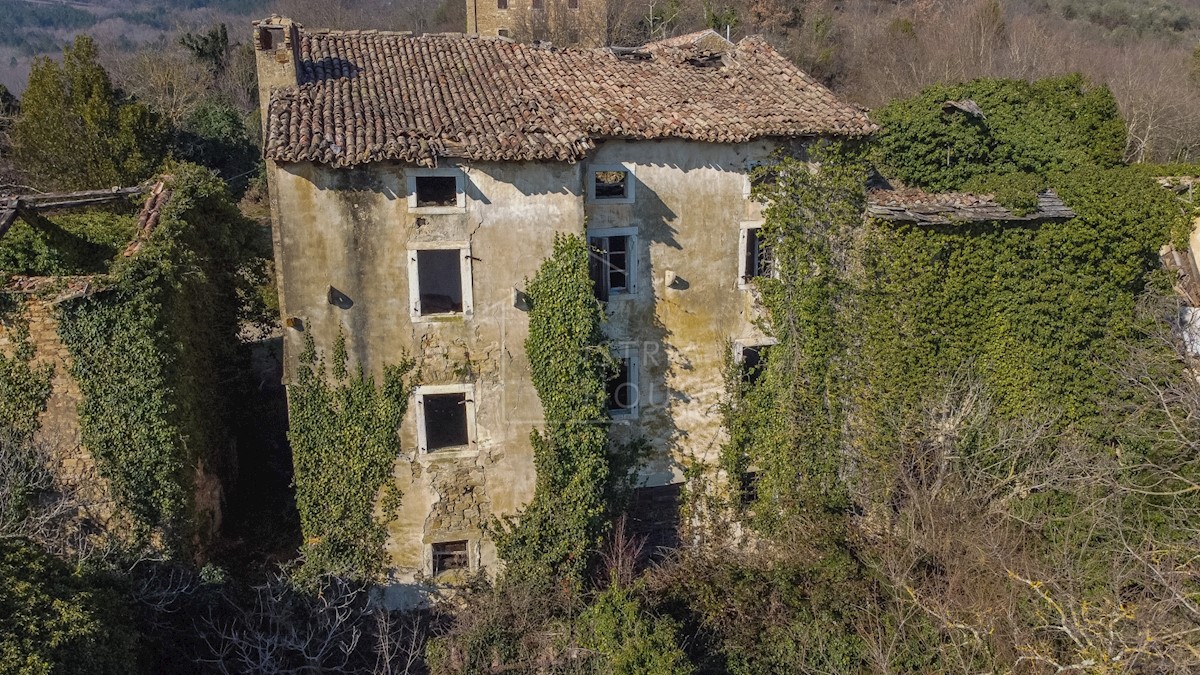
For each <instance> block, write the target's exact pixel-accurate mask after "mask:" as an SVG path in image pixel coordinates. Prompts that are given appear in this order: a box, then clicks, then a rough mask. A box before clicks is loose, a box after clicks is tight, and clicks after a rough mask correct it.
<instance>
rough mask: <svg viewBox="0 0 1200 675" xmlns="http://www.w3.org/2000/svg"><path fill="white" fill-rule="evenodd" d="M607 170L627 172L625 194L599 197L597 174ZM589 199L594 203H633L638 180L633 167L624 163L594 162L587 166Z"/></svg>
mask: <svg viewBox="0 0 1200 675" xmlns="http://www.w3.org/2000/svg"><path fill="white" fill-rule="evenodd" d="M606 171H619V172H622V173H624V174H625V194H624V196H621V197H597V196H596V174H598V173H604V172H606ZM586 180H587V200H588V202H589V203H593V204H632V203H633V201H634V189H635V187H636V186H637V180H636V178H635V177H634V172H633V167H631V166H626V165H624V164H592V165H590V166H588V167H587V176H586Z"/></svg>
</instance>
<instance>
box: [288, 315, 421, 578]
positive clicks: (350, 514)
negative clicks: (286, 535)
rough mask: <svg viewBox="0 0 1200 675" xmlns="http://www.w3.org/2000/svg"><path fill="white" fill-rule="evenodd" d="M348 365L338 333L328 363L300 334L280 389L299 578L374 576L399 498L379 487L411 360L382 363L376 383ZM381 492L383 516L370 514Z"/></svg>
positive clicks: (394, 450)
mask: <svg viewBox="0 0 1200 675" xmlns="http://www.w3.org/2000/svg"><path fill="white" fill-rule="evenodd" d="M348 365H349V358H348V356H347V353H346V338H345V335H344V334H342V333H339V334H338V337H337V341H336V342H335V343H334V346H333V355H332V359H331V362H330V363H329V364H328V365H327V364H326V362H325V359H324V358H323V357H321V356H320V355H319V354H318V353H317V348H316V344H315V342H314V341H313V339H312V336H311V334H306V335H305V343H304V351H303V352H302V353H301V354H300V359H299V366H298V368H297V370H296V379H295V381H294V382H293V383H292V384H291V386H290V387H289V389H288V394H289V398H290V407H289V411H290V419H289V429H288V440H289V441H291V445H292V463H293V465H294V466H295V471H296V476H295V483H296V507H297V510H298V511H299V512H300V527H301V530H302V532H303V535H304V545H303V549H302V552H303V555H304V561H303V567H302V569H301V570H300V578H301V579H312V578H315V577H316V576H318V575H321V574H334V575H337V576H341V577H346V578H351V579H358V580H364V581H370V580H373V579H376V578H378V576H379V574H380V573H381V572H382V569H383V560H384V550H383V546H384V543H385V542H386V540H387V531H386V529H385V525H386V520H387V516H388V514H390V513H392V512H394V510H395V508H396V500H397V499H399V494H398V493H394V492H392V493H388V494H382V493H383V492H384V491H385V490H384V488H385V487H387V486H391V482H390V480H389V479H390V478H391V475H392V466H393V464H394V462H395V461H396V457H397V455H398V453H399V444H400V439H399V429H400V423H401V421H402V420H403V419H404V411H405V410H406V409H407V407H408V400H409V396H410V395H411V394H412V389H413V386H414V384H415V381H416V377H415V375H414V370H413V368H414V365H415V362H414V361H413V360H412V359H408V358H405V359H402V360H401V361H400V362H399V363H398V364H396V365H392V366H388V367H386V368H384V370H383V380H382V385H381V386H377V385H376V383H375V379H374V378H373V377H372V376H371V375H369V374H368V373H366V371H364V370H363V368H362V367H361V366H360V367H358V368H357V369H355V370H354V371H353V372H351V370H350V369H349V367H348ZM381 498H383V500H384V503H383V504H382V506H381V509H380V510H381V511H383V513H384V519H383V520H381V519H379V518H376V517H375V515H374V511H375V507H376V503H377V502H378V501H379V500H380V499H381Z"/></svg>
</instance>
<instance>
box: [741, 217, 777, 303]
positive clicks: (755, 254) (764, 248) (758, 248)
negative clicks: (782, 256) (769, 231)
mask: <svg viewBox="0 0 1200 675" xmlns="http://www.w3.org/2000/svg"><path fill="white" fill-rule="evenodd" d="M739 248H740V255H739V260H738V286H739V287H740V288H749V287H751V286H752V285H753V282H754V279H756V278H758V277H769V276H772V275H773V274H774V273H775V268H774V258H773V256H772V251H771V244H770V242H769V241H767V240H766V238H765V237H764V236H763V228H762V223H747V224H743V225H742V228H741V235H740V238H739Z"/></svg>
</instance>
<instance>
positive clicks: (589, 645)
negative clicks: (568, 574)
mask: <svg viewBox="0 0 1200 675" xmlns="http://www.w3.org/2000/svg"><path fill="white" fill-rule="evenodd" d="M578 631H579V644H580V645H581V646H582V647H584V648H585V649H590V650H594V651H596V652H597V653H599V654H600V657H601V659H602V660H603V661H604V663H603V665H602V666H601V667H600V670H602V671H603V672H606V673H613V674H614V675H686V674H687V673H691V672H693V668H692V664H691V663H690V662H689V661H688V658H687V655H686V654H684V652H683V650H682V649H680V648H679V641H678V635H677V633H676V631H677V626H676V625H675V622H674V621H672V620H671V619H669V618H665V617H654V616H652V615H650V614H649V613H648V612H647V611H646V608H645V607H644V606H643V603H642V601H641V600H640V599H639V598H638V596H637V589H634V588H629V587H625V586H622V585H620V584H616V583H614V584H613V585H611V586H609V587H608V588H606V589H605V590H603V591H601V592H600V593H598V594H597V595H596V597H594V598H592V600H591V603H590V604H589V605H588V607H587V609H585V610H583V613H582V614H580V616H579V621H578Z"/></svg>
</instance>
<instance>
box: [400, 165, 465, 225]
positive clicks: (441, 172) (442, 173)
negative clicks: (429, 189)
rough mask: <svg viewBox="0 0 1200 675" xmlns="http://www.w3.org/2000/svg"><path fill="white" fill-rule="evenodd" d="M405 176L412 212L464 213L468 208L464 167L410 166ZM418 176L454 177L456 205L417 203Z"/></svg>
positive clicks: (428, 213) (409, 207) (431, 213)
mask: <svg viewBox="0 0 1200 675" xmlns="http://www.w3.org/2000/svg"><path fill="white" fill-rule="evenodd" d="M405 178H406V181H407V184H408V188H407V189H408V210H409V212H410V213H418V214H424V215H436V214H439V213H462V212H463V211H465V210H466V208H467V193H466V183H467V177H466V174H464V173H463V171H462V169H458V168H453V167H450V168H444V169H421V168H408V169H405ZM417 178H453V179H454V205H453V206H449V205H436V206H420V205H418V203H417Z"/></svg>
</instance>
